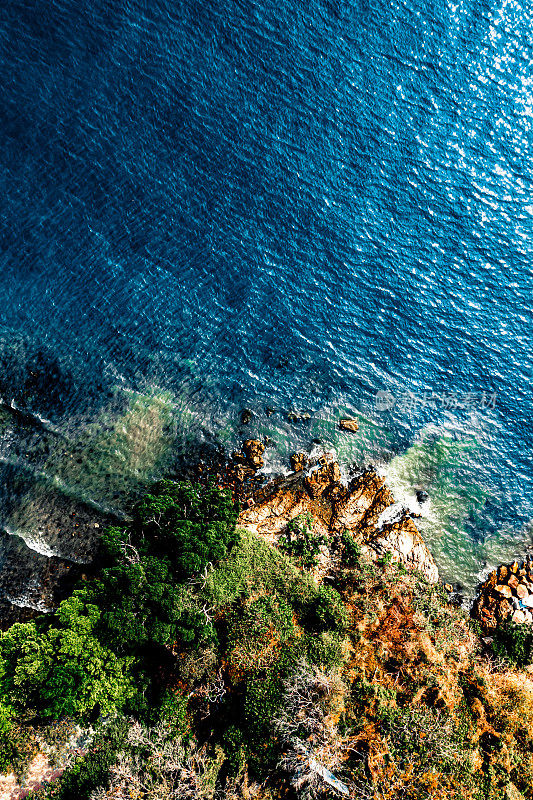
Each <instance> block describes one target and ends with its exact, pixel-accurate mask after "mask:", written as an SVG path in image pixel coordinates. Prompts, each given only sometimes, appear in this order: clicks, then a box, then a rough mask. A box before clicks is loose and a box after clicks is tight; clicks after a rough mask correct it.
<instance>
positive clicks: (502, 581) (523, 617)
mask: <svg viewBox="0 0 533 800" xmlns="http://www.w3.org/2000/svg"><path fill="white" fill-rule="evenodd" d="M532 612H533V569H532V564H531V560H530V559H529V558H527V559H526V560H525V561H524V562H522V564H519V563H518V562H517V561H514V562H513V563H512V564H502V565H501V566H500V567H498V569H494V570H493V571H492V572H491V573H490V575H489V576H488V578H487V579H486V581H485V582H484V583H483V584H482V585H481V586H480V587H479V591H478V595H477V597H476V599H475V601H474V605H473V606H472V616H473V617H474V619H477V620H478V622H479V623H480V625H481V627H482V628H483V631H484V632H485V633H486V634H489V635H490V634H491V633H494V631H495V630H496V628H497V627H498V625H501V624H502V622H505V621H506V620H507V619H509V618H510V619H511V620H512V621H513V622H515V623H517V624H519V625H522V624H524V623H528V624H530V625H531V624H532V623H533V613H532Z"/></svg>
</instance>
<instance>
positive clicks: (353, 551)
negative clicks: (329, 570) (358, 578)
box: [341, 531, 361, 569]
mask: <svg viewBox="0 0 533 800" xmlns="http://www.w3.org/2000/svg"><path fill="white" fill-rule="evenodd" d="M341 541H342V544H343V545H344V562H345V564H346V565H347V566H348V567H350V568H351V569H354V568H356V567H360V566H361V547H360V546H359V544H358V542H356V540H355V539H354V538H353V536H352V535H351V534H349V533H348V531H344V532H343V534H342V537H341Z"/></svg>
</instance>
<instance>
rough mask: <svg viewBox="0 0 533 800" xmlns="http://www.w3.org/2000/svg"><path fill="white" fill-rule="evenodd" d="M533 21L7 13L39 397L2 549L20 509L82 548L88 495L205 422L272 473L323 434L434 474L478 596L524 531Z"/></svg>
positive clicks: (105, 490) (398, 9)
mask: <svg viewBox="0 0 533 800" xmlns="http://www.w3.org/2000/svg"><path fill="white" fill-rule="evenodd" d="M532 21H533V20H532V11H531V8H530V6H529V5H528V4H527V3H525V2H499V3H497V2H473V1H472V0H470V1H469V2H463V3H460V2H459V3H456V4H454V3H448V2H442V0H439V2H430V3H427V2H426V3H420V2H418V1H417V0H409V2H396V0H395V1H394V2H392V3H384V2H377V3H375V4H372V5H370V4H369V3H367V2H355V1H354V0H347V2H343V3H340V2H336V0H329V2H323V1H322V0H320V2H318V1H317V0H313V1H312V2H310V3H308V4H305V7H304V6H303V5H302V4H298V3H295V2H291V1H290V0H284V1H283V2H282V3H279V2H278V3H269V2H264V0H262V1H261V2H230V3H225V4H218V3H217V2H202V3H195V2H192V1H189V2H179V3H177V4H176V3H172V4H171V3H168V2H150V3H149V4H148V3H142V2H123V3H120V4H115V5H113V6H110V5H109V4H107V3H103V2H91V3H88V2H87V3H86V2H81V3H76V4H74V3H72V2H64V0H62V1H61V2H47V3H44V2H37V3H34V4H32V5H31V6H28V4H27V3H23V2H17V1H16V0H15V2H12V3H9V4H5V5H4V6H3V7H2V8H1V9H0V77H1V80H2V86H3V93H2V98H1V100H0V137H1V144H2V147H1V148H0V163H1V166H2V169H1V172H0V175H1V181H2V197H3V201H2V215H1V217H0V241H1V249H0V259H1V266H0V289H1V292H2V298H3V302H2V304H1V305H0V395H1V397H2V398H3V400H4V402H5V403H6V404H9V403H11V402H13V401H14V403H15V404H16V406H17V408H19V409H23V410H24V411H25V412H30V415H28V416H21V415H18V416H17V415H14V414H13V412H12V411H10V410H9V409H5V408H4V411H3V412H1V420H0V422H1V430H0V435H1V439H0V469H1V470H2V482H1V485H2V489H1V490H0V493H1V504H0V521H1V522H2V524H3V526H4V528H5V529H6V530H7V531H8V534H7V535H6V536H4V540H3V542H4V544H3V547H4V550H3V555H2V556H1V558H2V559H3V564H4V573H5V571H6V570H7V569H8V568H10V565H11V562H12V561H13V559H20V558H21V557H22V556H21V555H20V549H19V548H17V551H16V554H15V555H13V553H12V551H11V550H12V548H11V549H10V546H11V545H10V538H9V537H10V536H12V534H13V533H15V532H18V533H19V534H20V535H22V536H23V538H24V539H25V540H26V541H27V542H28V544H30V545H31V547H32V548H34V549H36V550H39V551H40V552H41V554H42V559H46V558H47V557H48V556H49V555H50V554H51V553H56V554H60V555H62V556H68V557H72V558H74V557H75V558H79V559H81V558H82V555H83V554H82V550H83V548H80V547H78V546H77V545H74V544H73V543H72V542H70V541H69V542H66V541H63V540H62V538H61V536H59V534H57V531H58V530H60V529H61V524H62V523H61V518H62V515H64V514H65V513H71V512H70V511H68V512H67V508H76V504H79V503H80V502H88V503H90V504H92V505H93V506H94V507H95V508H103V509H109V508H112V509H114V510H116V511H119V512H120V511H121V510H123V509H124V508H125V507H126V503H127V498H128V496H130V494H131V492H132V491H134V489H135V487H136V486H138V485H139V482H142V481H144V480H146V479H148V478H149V477H150V476H154V475H157V474H160V473H161V472H162V471H164V470H165V469H167V468H169V466H170V465H171V464H172V463H173V461H174V460H175V457H176V454H177V453H179V452H184V451H185V450H186V448H187V447H188V446H190V445H191V444H194V443H197V442H199V441H202V440H204V441H215V440H216V441H220V442H222V443H223V445H224V446H227V447H230V446H233V445H234V444H235V443H236V442H237V441H238V440H239V438H242V436H248V435H249V434H250V433H251V434H262V435H268V436H270V437H271V438H272V439H273V440H274V441H275V442H276V444H277V447H276V449H274V448H272V449H271V450H269V453H268V455H269V465H270V468H271V469H276V468H278V467H279V466H280V465H282V464H286V457H287V455H288V454H289V452H290V451H291V450H292V449H294V448H295V447H297V446H306V447H308V446H311V444H312V439H313V438H318V439H321V440H322V441H323V442H324V443H326V444H327V446H332V447H336V448H337V449H338V451H339V456H340V458H341V461H342V463H343V464H344V465H345V466H346V468H348V466H349V465H351V464H356V465H359V466H361V465H364V464H366V463H368V462H373V463H377V464H378V465H379V467H380V469H383V470H384V471H387V474H388V477H389V480H390V482H391V483H392V484H393V486H394V488H395V490H396V491H397V493H398V495H399V496H400V497H401V498H403V499H404V500H405V502H411V503H412V502H413V498H414V496H415V493H416V490H417V489H420V488H422V489H424V490H426V491H427V492H428V493H429V497H430V500H429V503H428V505H427V506H426V507H424V509H423V511H424V515H425V519H424V520H423V521H422V522H421V527H422V528H423V530H424V534H425V535H426V536H427V538H428V541H429V542H430V544H431V546H432V548H433V550H434V552H435V554H436V557H437V561H438V562H439V566H440V567H441V571H442V573H443V576H444V577H445V578H447V579H456V580H459V581H460V582H462V583H463V585H464V586H465V587H466V588H467V590H469V591H471V590H472V587H473V586H474V585H475V582H476V580H477V578H478V576H479V574H480V572H482V571H483V570H486V569H487V568H488V567H489V566H491V565H492V564H494V563H495V562H496V561H499V560H502V559H506V558H510V557H511V556H514V555H515V554H520V553H521V552H523V551H524V548H525V547H526V546H527V545H528V544H529V543H530V542H531V534H530V520H531V519H532V517H533V485H532V470H531V461H532V426H531V418H532V395H531V389H530V387H531V377H532V372H533V370H532V366H533V364H532V357H531V348H530V341H531V329H532V310H531V289H532V283H533V270H532V266H531V264H532V261H531V255H532V239H531V235H532V219H533V217H532V215H533V193H532V188H533V187H532V183H533V180H532V172H531V144H532V134H531V121H532V114H533V88H532V83H533V78H532V76H531V62H532V45H531V36H530V31H531V24H532ZM378 392H381V393H385V392H388V393H389V394H382V395H380V396H377V393H378ZM268 406H272V407H273V408H275V409H276V411H275V413H273V414H272V415H271V416H267V414H266V413H265V410H266V408H267V407H268ZM244 407H247V408H250V409H251V410H252V411H253V412H254V417H253V420H252V424H251V426H249V427H247V428H241V427H240V423H239V420H240V412H241V410H242V408H244ZM291 410H296V411H298V412H307V413H308V414H309V415H310V418H309V419H307V420H306V419H300V420H299V421H296V422H290V421H289V419H288V416H287V415H288V412H289V411H291ZM341 413H349V414H357V415H360V417H361V422H362V424H361V431H360V434H358V436H357V437H352V438H350V435H349V434H339V433H338V432H337V431H336V430H335V420H336V418H337V416H338V415H339V414H341ZM31 415H33V416H31ZM43 420H44V423H43V422H42V421H43ZM65 498H66V499H65ZM69 503H70V506H69ZM50 509H53V511H51V510H50ZM6 537H7V538H6ZM38 561H39V564H42V563H43V562H42V560H39V559H38ZM28 574H31V575H32V576H33V577H31V579H30V578H28V580H29V581H30V582H31V580H33V581H34V583H38V580H39V574H40V573H39V574H37V573H33V572H31V570H30V572H29V573H28ZM23 594H24V593H22V594H21V597H23ZM24 596H26V595H24Z"/></svg>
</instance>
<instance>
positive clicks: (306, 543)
mask: <svg viewBox="0 0 533 800" xmlns="http://www.w3.org/2000/svg"><path fill="white" fill-rule="evenodd" d="M325 543H326V540H325V538H324V537H323V536H316V535H315V534H314V533H313V530H312V527H311V517H310V515H309V514H299V515H298V516H297V517H295V518H294V519H292V520H291V521H290V522H289V524H288V525H287V529H286V533H284V534H282V536H280V538H279V546H280V548H281V549H282V550H284V551H285V552H286V553H288V554H289V555H290V556H292V557H293V558H295V559H296V560H297V561H298V563H299V564H300V565H301V566H302V567H304V568H305V569H311V568H312V567H315V566H316V565H317V564H318V555H319V553H320V547H321V546H322V545H324V544H325Z"/></svg>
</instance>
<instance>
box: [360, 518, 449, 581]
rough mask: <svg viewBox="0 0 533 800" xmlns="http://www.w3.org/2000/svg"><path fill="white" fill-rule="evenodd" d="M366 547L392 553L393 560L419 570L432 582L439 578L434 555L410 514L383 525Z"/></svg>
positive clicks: (379, 553) (380, 552)
mask: <svg viewBox="0 0 533 800" xmlns="http://www.w3.org/2000/svg"><path fill="white" fill-rule="evenodd" d="M366 549H367V552H368V550H373V551H374V552H375V553H377V554H378V555H382V554H384V553H390V554H391V555H392V560H393V561H396V562H400V561H401V562H402V563H403V564H405V565H406V566H407V567H409V568H410V569H415V570H418V572H421V573H423V574H424V575H425V577H426V578H427V580H428V581H429V582H430V583H437V581H438V579H439V571H438V569H437V565H436V564H435V561H434V559H433V556H432V555H431V553H430V552H429V550H428V549H427V547H426V544H425V542H424V540H423V539H422V537H421V535H420V533H419V531H418V528H417V527H416V525H415V523H414V522H413V520H412V519H411V517H410V516H409V515H408V514H404V515H403V516H402V517H401V519H400V520H399V521H398V522H394V523H392V524H389V525H383V527H382V528H381V530H379V531H378V532H377V533H375V534H374V536H373V537H372V538H371V539H370V540H369V541H368V545H367V548H366Z"/></svg>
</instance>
